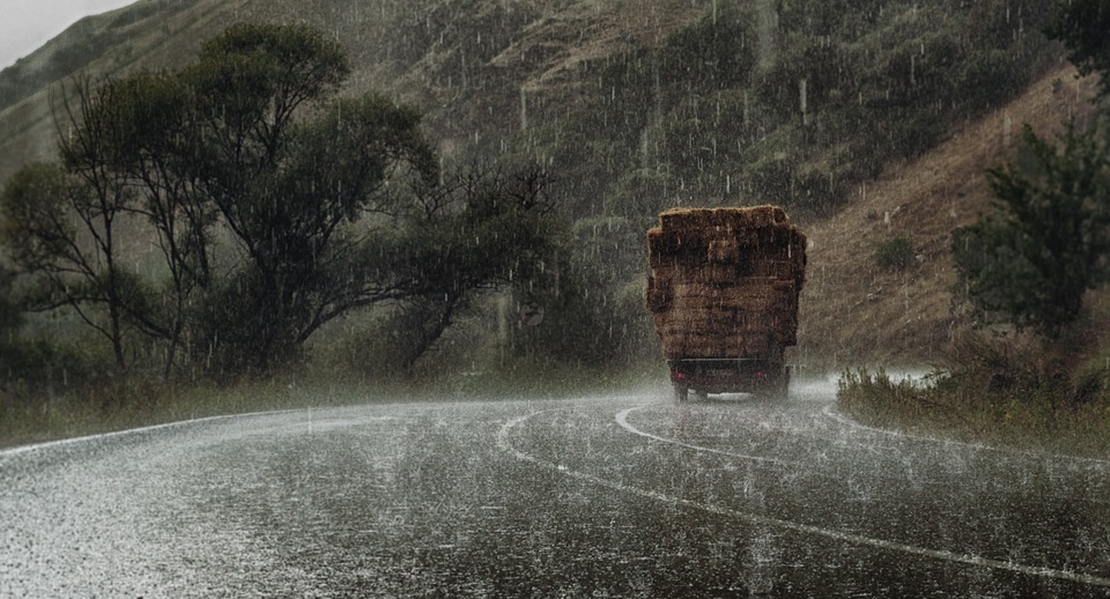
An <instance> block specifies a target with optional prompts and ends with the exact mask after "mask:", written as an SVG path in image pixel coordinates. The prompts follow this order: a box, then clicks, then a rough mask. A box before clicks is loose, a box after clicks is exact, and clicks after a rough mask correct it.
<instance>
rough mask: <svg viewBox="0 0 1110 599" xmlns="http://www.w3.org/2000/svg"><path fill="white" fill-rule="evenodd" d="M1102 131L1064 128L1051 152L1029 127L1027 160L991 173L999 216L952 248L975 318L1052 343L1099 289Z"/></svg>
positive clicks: (1104, 230)
mask: <svg viewBox="0 0 1110 599" xmlns="http://www.w3.org/2000/svg"><path fill="white" fill-rule="evenodd" d="M1103 123H1104V119H1103V120H1101V121H1100V124H1103ZM1103 131H1105V129H1104V127H1102V126H1096V127H1093V128H1091V129H1090V130H1088V131H1084V132H1080V131H1077V130H1076V128H1075V126H1074V125H1073V124H1069V126H1068V127H1067V129H1066V131H1065V132H1064V133H1063V134H1062V135H1061V136H1060V139H1059V145H1058V146H1057V145H1055V144H1053V143H1051V142H1049V141H1046V140H1043V139H1040V138H1038V137H1037V136H1036V135H1035V134H1034V133H1033V132H1032V130H1031V129H1029V128H1028V127H1026V130H1025V134H1024V148H1025V152H1026V153H1025V155H1024V156H1023V159H1021V160H1019V161H1018V162H1017V163H1014V164H1010V165H1007V166H1005V167H1001V168H995V169H991V170H990V171H988V180H989V182H990V185H991V188H992V190H993V191H994V193H995V195H996V197H997V204H998V208H999V211H998V213H997V214H996V215H995V216H991V217H988V218H984V219H983V220H981V221H979V222H978V223H976V224H974V225H972V226H970V227H968V228H966V229H964V230H963V231H961V232H960V233H959V234H957V235H956V237H955V239H954V244H953V253H954V257H955V261H956V267H957V270H958V272H959V275H960V279H961V286H962V292H963V293H964V294H966V296H967V297H968V298H969V299H970V300H971V303H972V305H973V307H974V309H975V310H976V311H977V312H978V313H979V314H980V315H981V316H983V317H986V318H987V319H988V320H1001V321H1005V322H1011V323H1013V324H1015V325H1017V326H1018V327H1031V328H1033V329H1035V330H1037V331H1038V332H1041V333H1043V334H1046V335H1048V336H1050V337H1053V336H1056V335H1058V334H1059V333H1060V332H1061V331H1062V330H1063V329H1064V328H1065V327H1066V326H1067V325H1069V324H1071V323H1072V322H1074V321H1075V320H1076V318H1078V316H1079V314H1080V309H1081V307H1082V303H1083V295H1084V293H1085V292H1086V291H1087V290H1088V289H1093V288H1095V287H1096V286H1098V285H1099V284H1101V283H1103V282H1104V281H1105V279H1106V275H1107V270H1106V260H1107V257H1108V256H1110V163H1108V161H1107V160H1106V157H1107V155H1108V154H1107V146H1106V138H1105V135H1104V134H1103V133H1102V132H1103Z"/></svg>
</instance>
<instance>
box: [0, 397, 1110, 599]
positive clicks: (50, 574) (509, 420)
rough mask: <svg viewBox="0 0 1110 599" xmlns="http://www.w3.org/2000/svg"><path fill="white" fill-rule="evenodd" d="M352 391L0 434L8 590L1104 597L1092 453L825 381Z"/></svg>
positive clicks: (1107, 483)
mask: <svg viewBox="0 0 1110 599" xmlns="http://www.w3.org/2000/svg"><path fill="white" fill-rule="evenodd" d="M666 396H667V394H666V393H664V392H662V391H659V392H654V391H649V392H641V393H630V394H627V395H621V396H604V397H590V398H581V399H575V400H562V401H554V400H549V401H527V400H521V401H499V402H482V401H467V402H425V403H396V404H382V403H375V404H368V405H365V406H359V407H347V408H334V409H323V410H303V411H291V412H280V413H273V414H258V415H250V416H241V417H229V418H216V419H207V420H203V421H194V422H189V423H182V424H178V425H171V426H163V427H157V428H152V429H144V430H140V431H131V432H127V433H122V434H114V435H107V436H99V437H91V438H87V439H79V440H74V441H69V442H62V443H54V444H46V445H40V446H32V447H27V448H19V449H15V450H8V451H6V452H0V514H2V517H3V519H4V527H3V530H2V532H0V596H3V597H7V596H12V597H23V596H26V597H148V598H149V597H190V596H193V597H221V596H223V597H252V596H255V597H270V596H281V597H285V596H299V597H349V596H387V597H459V596H472V597H488V596H515V597H519V596H523V597H750V596H767V597H892V596H897V597H952V596H958V597H1053V596H1059V597H1105V596H1107V595H1108V594H1110V463H1107V462H1100V461H1094V460H1079V459H1070V458H1065V457H1060V456H1038V455H1032V454H1026V453H1015V452H1005V451H997V450H991V449H987V448H981V447H972V446H968V445H963V444H958V443H950V442H944V441H938V440H930V439H922V438H918V437H909V436H902V435H897V434H891V433H888V432H884V431H877V430H872V429H867V428H864V427H860V426H857V425H855V424H853V423H852V422H851V421H850V420H847V419H845V418H843V417H841V416H839V415H838V414H837V413H836V411H835V409H834V403H833V390H832V389H831V388H829V386H828V385H817V386H812V387H808V388H806V387H799V388H798V389H797V390H796V391H795V392H794V393H793V395H792V397H791V398H790V400H789V401H787V402H785V403H767V402H758V401H754V400H752V399H751V398H749V397H747V396H744V395H736V396H725V397H719V398H712V399H711V400H709V401H706V402H691V403H687V404H679V405H676V404H674V403H671V402H670V401H669V400H667V399H665V397H666Z"/></svg>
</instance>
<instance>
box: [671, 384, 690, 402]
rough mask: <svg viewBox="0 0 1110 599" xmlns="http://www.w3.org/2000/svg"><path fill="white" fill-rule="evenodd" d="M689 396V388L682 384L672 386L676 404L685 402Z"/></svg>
mask: <svg viewBox="0 0 1110 599" xmlns="http://www.w3.org/2000/svg"><path fill="white" fill-rule="evenodd" d="M689 396H690V388H689V387H687V386H686V385H683V384H682V383H675V384H674V400H675V401H677V402H683V401H686V399H687V398H688V397H689Z"/></svg>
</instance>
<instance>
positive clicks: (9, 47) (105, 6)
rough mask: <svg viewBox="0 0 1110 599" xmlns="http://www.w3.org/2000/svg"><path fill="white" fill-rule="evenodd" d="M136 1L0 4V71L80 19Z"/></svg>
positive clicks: (12, 0)
mask: <svg viewBox="0 0 1110 599" xmlns="http://www.w3.org/2000/svg"><path fill="white" fill-rule="evenodd" d="M135 1H136V0H0V69H3V68H5V67H10V66H11V65H12V64H14V63H15V61H16V60H18V59H20V58H22V57H24V56H27V55H28V54H30V53H31V52H34V51H35V50H37V49H38V48H39V47H41V46H42V45H43V44H45V43H46V42H47V41H49V40H50V39H51V38H53V37H55V36H57V35H58V34H59V33H61V32H63V31H65V30H66V28H67V27H69V26H70V25H72V24H74V23H76V22H77V21H78V20H80V19H81V18H82V17H86V16H88V15H95V14H100V13H103V12H108V11H110V10H115V9H117V8H121V7H124V6H127V5H128V4H133V3H134V2H135Z"/></svg>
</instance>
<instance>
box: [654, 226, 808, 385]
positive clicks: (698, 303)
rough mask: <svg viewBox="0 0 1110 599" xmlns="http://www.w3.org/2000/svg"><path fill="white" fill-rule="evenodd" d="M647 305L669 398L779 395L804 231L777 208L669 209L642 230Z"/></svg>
mask: <svg viewBox="0 0 1110 599" xmlns="http://www.w3.org/2000/svg"><path fill="white" fill-rule="evenodd" d="M647 246H648V264H649V266H650V269H651V272H650V274H649V276H648V281H647V283H648V284H647V292H646V301H645V303H646V307H647V309H648V311H649V312H650V313H651V316H652V323H653V325H654V328H655V332H656V334H657V335H658V336H659V339H660V341H661V345H662V350H663V354H664V358H665V359H666V362H667V365H668V367H669V370H670V380H671V384H672V387H673V389H674V395H675V399H676V400H678V401H686V400H687V398H688V395H689V393H690V392H691V391H692V392H694V393H695V394H696V395H697V397H699V398H701V399H704V398H706V397H707V396H708V395H709V394H711V393H752V394H756V395H758V396H763V397H768V398H785V397H786V395H787V391H788V388H789V385H790V368H789V366H788V365H787V364H786V359H785V355H786V348H787V347H789V346H793V345H796V344H797V330H798V299H799V296H800V294H801V291H802V284H803V283H804V282H805V269H806V236H805V234H803V233H802V231H801V230H800V229H799V228H798V227H797V226H796V225H794V224H793V223H791V222H790V219H789V217H787V215H786V211H785V210H783V209H782V208H781V207H779V206H752V207H745V208H731V207H730V208H675V209H671V210H667V211H664V212H662V213H660V214H659V224H658V225H657V226H655V227H653V228H651V229H649V230H648V232H647Z"/></svg>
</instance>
